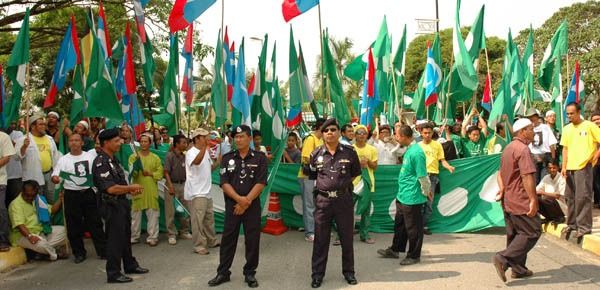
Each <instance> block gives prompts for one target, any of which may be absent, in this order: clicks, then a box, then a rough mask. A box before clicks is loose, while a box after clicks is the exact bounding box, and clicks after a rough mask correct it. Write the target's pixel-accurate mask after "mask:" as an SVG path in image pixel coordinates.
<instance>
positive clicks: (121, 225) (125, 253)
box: [92, 128, 149, 283]
mask: <svg viewBox="0 0 600 290" xmlns="http://www.w3.org/2000/svg"><path fill="white" fill-rule="evenodd" d="M98 139H99V140H100V146H101V147H102V149H101V150H100V151H99V152H98V156H97V157H96V159H94V164H93V165H92V174H93V176H94V186H95V187H96V188H97V189H98V194H99V195H100V197H101V199H102V206H101V208H102V209H101V212H102V213H103V216H104V220H105V221H106V239H107V242H106V274H107V276H108V279H107V281H108V283H126V282H131V281H133V279H131V278H130V277H127V276H125V275H123V274H122V273H121V260H123V268H124V270H125V273H126V274H144V273H148V272H149V270H148V269H144V268H142V267H140V265H139V264H138V262H137V261H136V260H135V258H134V257H133V254H132V251H131V243H130V241H129V239H130V238H131V206H130V205H129V201H128V200H127V198H126V197H125V195H126V194H128V193H131V194H133V195H137V194H140V193H142V190H143V188H142V186H141V185H139V184H132V185H127V179H126V178H125V172H124V171H123V167H121V165H120V164H119V161H118V160H117V158H116V157H115V153H116V152H118V151H119V149H120V148H121V143H122V142H123V141H122V140H121V137H119V130H118V129H115V128H114V129H107V130H104V131H102V132H101V133H100V135H99V136H98Z"/></svg>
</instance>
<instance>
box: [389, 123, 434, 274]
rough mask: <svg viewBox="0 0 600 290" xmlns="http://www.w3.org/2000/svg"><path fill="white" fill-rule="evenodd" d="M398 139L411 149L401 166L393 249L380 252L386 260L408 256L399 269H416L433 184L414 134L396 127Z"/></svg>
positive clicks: (408, 128)
mask: <svg viewBox="0 0 600 290" xmlns="http://www.w3.org/2000/svg"><path fill="white" fill-rule="evenodd" d="M394 132H395V134H396V139H397V140H398V142H399V143H400V145H402V146H410V147H408V150H407V151H406V153H404V158H403V162H402V168H401V169H400V175H399V177H398V195H397V196H396V217H395V220H394V238H393V240H392V246H391V247H389V248H387V249H379V250H377V253H378V254H379V255H381V256H382V257H384V258H398V256H399V254H398V253H399V252H405V251H406V244H407V242H408V252H407V254H406V258H404V260H402V261H401V262H400V265H413V264H416V263H419V262H420V259H421V248H422V246H423V204H424V203H426V202H427V200H428V199H432V198H433V193H432V192H431V183H430V181H429V177H428V176H427V166H426V157H425V153H424V152H423V149H421V147H420V146H419V145H418V144H413V145H411V143H412V142H413V140H414V138H413V132H412V129H411V128H410V127H409V126H406V125H397V126H395V128H394Z"/></svg>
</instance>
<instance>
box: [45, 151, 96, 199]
mask: <svg viewBox="0 0 600 290" xmlns="http://www.w3.org/2000/svg"><path fill="white" fill-rule="evenodd" d="M94 158H95V156H94V155H93V154H90V153H89V152H85V151H83V152H82V153H81V154H80V155H77V156H75V155H71V153H69V154H67V155H65V156H63V157H61V158H60V159H59V160H58V162H57V163H56V166H54V170H53V171H52V176H60V172H61V171H64V172H67V173H71V174H75V175H76V176H80V177H82V178H81V179H79V178H77V177H72V178H71V179H73V181H75V182H76V183H75V182H72V181H70V180H65V183H64V187H65V189H68V190H85V189H88V188H90V186H80V185H81V184H83V183H85V181H86V180H85V176H86V175H91V174H92V164H94Z"/></svg>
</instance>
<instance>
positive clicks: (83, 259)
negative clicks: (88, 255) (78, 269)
mask: <svg viewBox="0 0 600 290" xmlns="http://www.w3.org/2000/svg"><path fill="white" fill-rule="evenodd" d="M83 261H85V256H75V264H79V263H81V262H83Z"/></svg>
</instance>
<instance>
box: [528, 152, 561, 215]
mask: <svg viewBox="0 0 600 290" xmlns="http://www.w3.org/2000/svg"><path fill="white" fill-rule="evenodd" d="M558 168H559V167H558V160H557V159H551V160H550V162H548V165H547V166H546V171H548V174H547V175H546V176H544V178H542V180H541V181H540V183H539V184H538V186H537V188H536V189H535V190H536V192H537V195H538V204H539V213H541V214H542V215H543V216H544V218H546V219H545V220H542V221H543V222H552V223H553V224H559V223H563V222H565V213H564V212H563V210H562V208H563V207H564V208H567V205H566V203H565V201H564V195H565V184H566V180H565V179H564V178H563V177H562V176H561V175H560V174H558ZM561 205H562V206H561Z"/></svg>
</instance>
